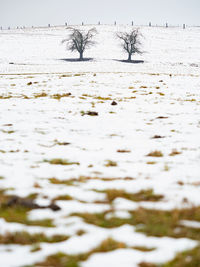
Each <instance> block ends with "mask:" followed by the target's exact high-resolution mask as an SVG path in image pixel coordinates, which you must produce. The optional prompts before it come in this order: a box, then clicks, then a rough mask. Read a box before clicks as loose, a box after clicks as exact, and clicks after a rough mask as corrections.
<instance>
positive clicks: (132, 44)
mask: <svg viewBox="0 0 200 267" xmlns="http://www.w3.org/2000/svg"><path fill="white" fill-rule="evenodd" d="M116 36H117V38H118V39H120V40H121V41H122V48H123V49H124V50H125V51H126V52H127V53H128V55H129V57H128V60H129V61H130V60H131V56H132V55H133V54H135V53H138V54H142V51H141V49H140V47H141V41H140V38H141V37H142V34H141V33H140V32H139V29H132V30H131V32H118V33H117V34H116Z"/></svg>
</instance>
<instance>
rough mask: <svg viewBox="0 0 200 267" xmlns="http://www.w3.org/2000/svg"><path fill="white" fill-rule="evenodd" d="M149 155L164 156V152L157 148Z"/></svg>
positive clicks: (148, 155)
mask: <svg viewBox="0 0 200 267" xmlns="http://www.w3.org/2000/svg"><path fill="white" fill-rule="evenodd" d="M146 156H147V157H163V153H162V152H161V151H159V150H155V151H152V152H150V153H149V154H147V155H146Z"/></svg>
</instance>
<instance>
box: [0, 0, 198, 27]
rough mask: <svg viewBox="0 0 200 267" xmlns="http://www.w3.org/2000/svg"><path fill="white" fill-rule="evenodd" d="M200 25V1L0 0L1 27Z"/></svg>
mask: <svg viewBox="0 0 200 267" xmlns="http://www.w3.org/2000/svg"><path fill="white" fill-rule="evenodd" d="M99 20H100V21H101V22H102V23H113V21H115V20H116V21H117V22H119V23H130V22H131V21H132V20H133V21H134V22H135V23H136V24H146V23H148V22H149V21H151V22H152V23H153V24H164V23H165V22H168V23H169V24H174V25H177V24H182V23H186V24H190V25H200V0H0V26H3V27H8V26H11V27H16V26H32V25H34V26H43V25H47V24H48V23H50V24H52V25H62V24H64V23H65V21H67V22H68V23H69V24H79V23H81V22H82V21H84V22H85V23H97V22H98V21H99Z"/></svg>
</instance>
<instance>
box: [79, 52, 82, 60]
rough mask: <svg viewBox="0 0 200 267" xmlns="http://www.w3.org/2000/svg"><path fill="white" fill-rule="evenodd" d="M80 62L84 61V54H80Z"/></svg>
mask: <svg viewBox="0 0 200 267" xmlns="http://www.w3.org/2000/svg"><path fill="white" fill-rule="evenodd" d="M79 60H80V61H81V60H83V52H80V58H79Z"/></svg>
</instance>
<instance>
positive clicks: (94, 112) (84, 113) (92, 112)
mask: <svg viewBox="0 0 200 267" xmlns="http://www.w3.org/2000/svg"><path fill="white" fill-rule="evenodd" d="M81 115H82V116H85V115H88V116H98V115H99V114H98V112H96V111H81Z"/></svg>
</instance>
